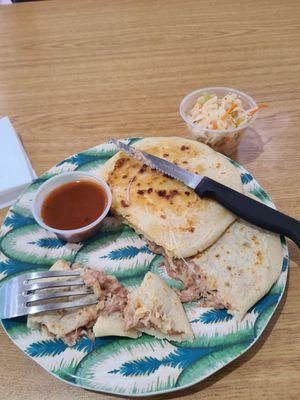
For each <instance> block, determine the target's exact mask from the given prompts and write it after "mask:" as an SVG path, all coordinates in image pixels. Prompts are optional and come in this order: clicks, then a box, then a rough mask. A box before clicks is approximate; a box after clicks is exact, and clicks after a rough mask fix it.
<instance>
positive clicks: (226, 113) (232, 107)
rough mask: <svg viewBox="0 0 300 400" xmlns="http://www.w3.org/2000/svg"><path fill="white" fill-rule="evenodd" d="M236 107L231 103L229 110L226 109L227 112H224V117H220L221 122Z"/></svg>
mask: <svg viewBox="0 0 300 400" xmlns="http://www.w3.org/2000/svg"><path fill="white" fill-rule="evenodd" d="M236 107H237V104H235V103H233V104H232V106H231V107H230V108H228V110H227V111H226V112H225V114H224V115H222V117H221V119H222V121H224V120H225V119H226V117H227V115H229V114H231V113H232V111H233V110H234V109H235V108H236Z"/></svg>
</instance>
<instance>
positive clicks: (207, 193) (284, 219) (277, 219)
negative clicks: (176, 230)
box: [195, 177, 300, 247]
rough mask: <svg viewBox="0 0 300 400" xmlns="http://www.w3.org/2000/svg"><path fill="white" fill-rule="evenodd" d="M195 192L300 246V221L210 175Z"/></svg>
mask: <svg viewBox="0 0 300 400" xmlns="http://www.w3.org/2000/svg"><path fill="white" fill-rule="evenodd" d="M195 192H196V193H197V194H198V195H199V196H200V197H210V198H213V199H214V200H217V201H218V202H219V203H221V204H222V205H223V206H224V207H226V208H227V209H228V210H230V211H232V212H233V213H234V214H236V215H237V216H239V217H241V218H243V219H244V220H246V221H248V222H251V223H252V224H254V225H257V226H259V227H261V228H264V229H268V230H270V231H272V232H276V233H280V234H283V235H285V236H287V237H289V238H290V239H292V240H293V241H294V242H295V243H296V244H297V246H298V247H300V221H297V220H296V219H294V218H291V217H289V216H287V215H285V214H283V213H281V212H279V211H276V210H274V209H273V208H271V207H268V206H266V205H265V204H262V203H260V202H258V201H256V200H253V199H251V198H250V197H248V196H245V195H244V194H242V193H239V192H237V191H236V190H233V189H231V188H229V187H227V186H224V185H222V184H221V183H219V182H216V181H214V180H213V179H210V178H208V177H204V178H203V179H202V180H201V182H200V183H199V185H198V186H197V187H196V188H195Z"/></svg>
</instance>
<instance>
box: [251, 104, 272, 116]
mask: <svg viewBox="0 0 300 400" xmlns="http://www.w3.org/2000/svg"><path fill="white" fill-rule="evenodd" d="M267 107H268V105H267V104H258V106H257V107H255V108H254V109H253V110H252V111H250V112H249V113H248V115H250V116H251V117H252V116H253V115H254V114H255V113H256V112H257V111H258V110H259V109H260V108H267Z"/></svg>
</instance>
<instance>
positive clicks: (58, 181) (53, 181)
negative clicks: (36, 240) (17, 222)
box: [31, 172, 112, 243]
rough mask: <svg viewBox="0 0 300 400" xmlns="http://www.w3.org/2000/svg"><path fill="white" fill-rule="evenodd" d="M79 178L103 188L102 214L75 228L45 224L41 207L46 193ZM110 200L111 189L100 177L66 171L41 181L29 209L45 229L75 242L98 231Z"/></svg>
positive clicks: (107, 210) (109, 205) (108, 207)
mask: <svg viewBox="0 0 300 400" xmlns="http://www.w3.org/2000/svg"><path fill="white" fill-rule="evenodd" d="M79 180H85V181H92V182H94V183H96V184H98V185H100V186H101V187H102V188H103V189H104V191H105V193H106V196H107V204H106V207H105V209H104V210H103V212H102V214H101V215H100V216H99V217H98V218H97V219H96V220H95V221H93V222H92V223H90V224H88V225H86V226H83V227H82V228H77V229H69V230H62V229H55V228H52V227H51V226H49V225H47V224H45V222H44V221H43V219H42V216H41V208H42V205H43V203H44V201H45V199H46V197H47V196H48V194H49V193H51V192H52V191H53V190H54V189H56V188H58V187H59V186H62V185H64V184H65V183H69V182H74V181H79ZM111 201H112V195H111V190H110V188H109V186H108V185H107V183H106V182H104V181H103V180H102V179H100V178H98V177H96V176H94V175H92V174H88V173H85V172H66V173H63V174H59V175H56V176H54V177H53V178H50V179H48V180H47V181H46V182H45V183H43V184H42V185H41V186H40V188H39V189H38V191H37V193H36V195H35V197H34V199H33V202H32V207H31V210H32V214H33V217H34V219H35V220H36V222H37V223H38V224H39V225H40V226H41V227H42V228H44V229H46V230H47V231H49V232H53V233H55V234H56V235H57V236H58V237H59V238H61V239H63V240H65V241H67V242H71V243H77V242H81V241H83V240H85V239H87V238H89V237H91V236H93V235H94V234H95V233H96V232H97V231H98V229H99V226H100V225H101V222H102V220H103V219H104V218H105V217H106V215H107V213H108V212H109V209H110V207H111Z"/></svg>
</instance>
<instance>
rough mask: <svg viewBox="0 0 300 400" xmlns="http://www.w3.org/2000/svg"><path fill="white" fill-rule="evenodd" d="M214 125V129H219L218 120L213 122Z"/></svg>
mask: <svg viewBox="0 0 300 400" xmlns="http://www.w3.org/2000/svg"><path fill="white" fill-rule="evenodd" d="M212 127H213V129H218V125H217V123H216V121H213V122H212Z"/></svg>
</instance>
